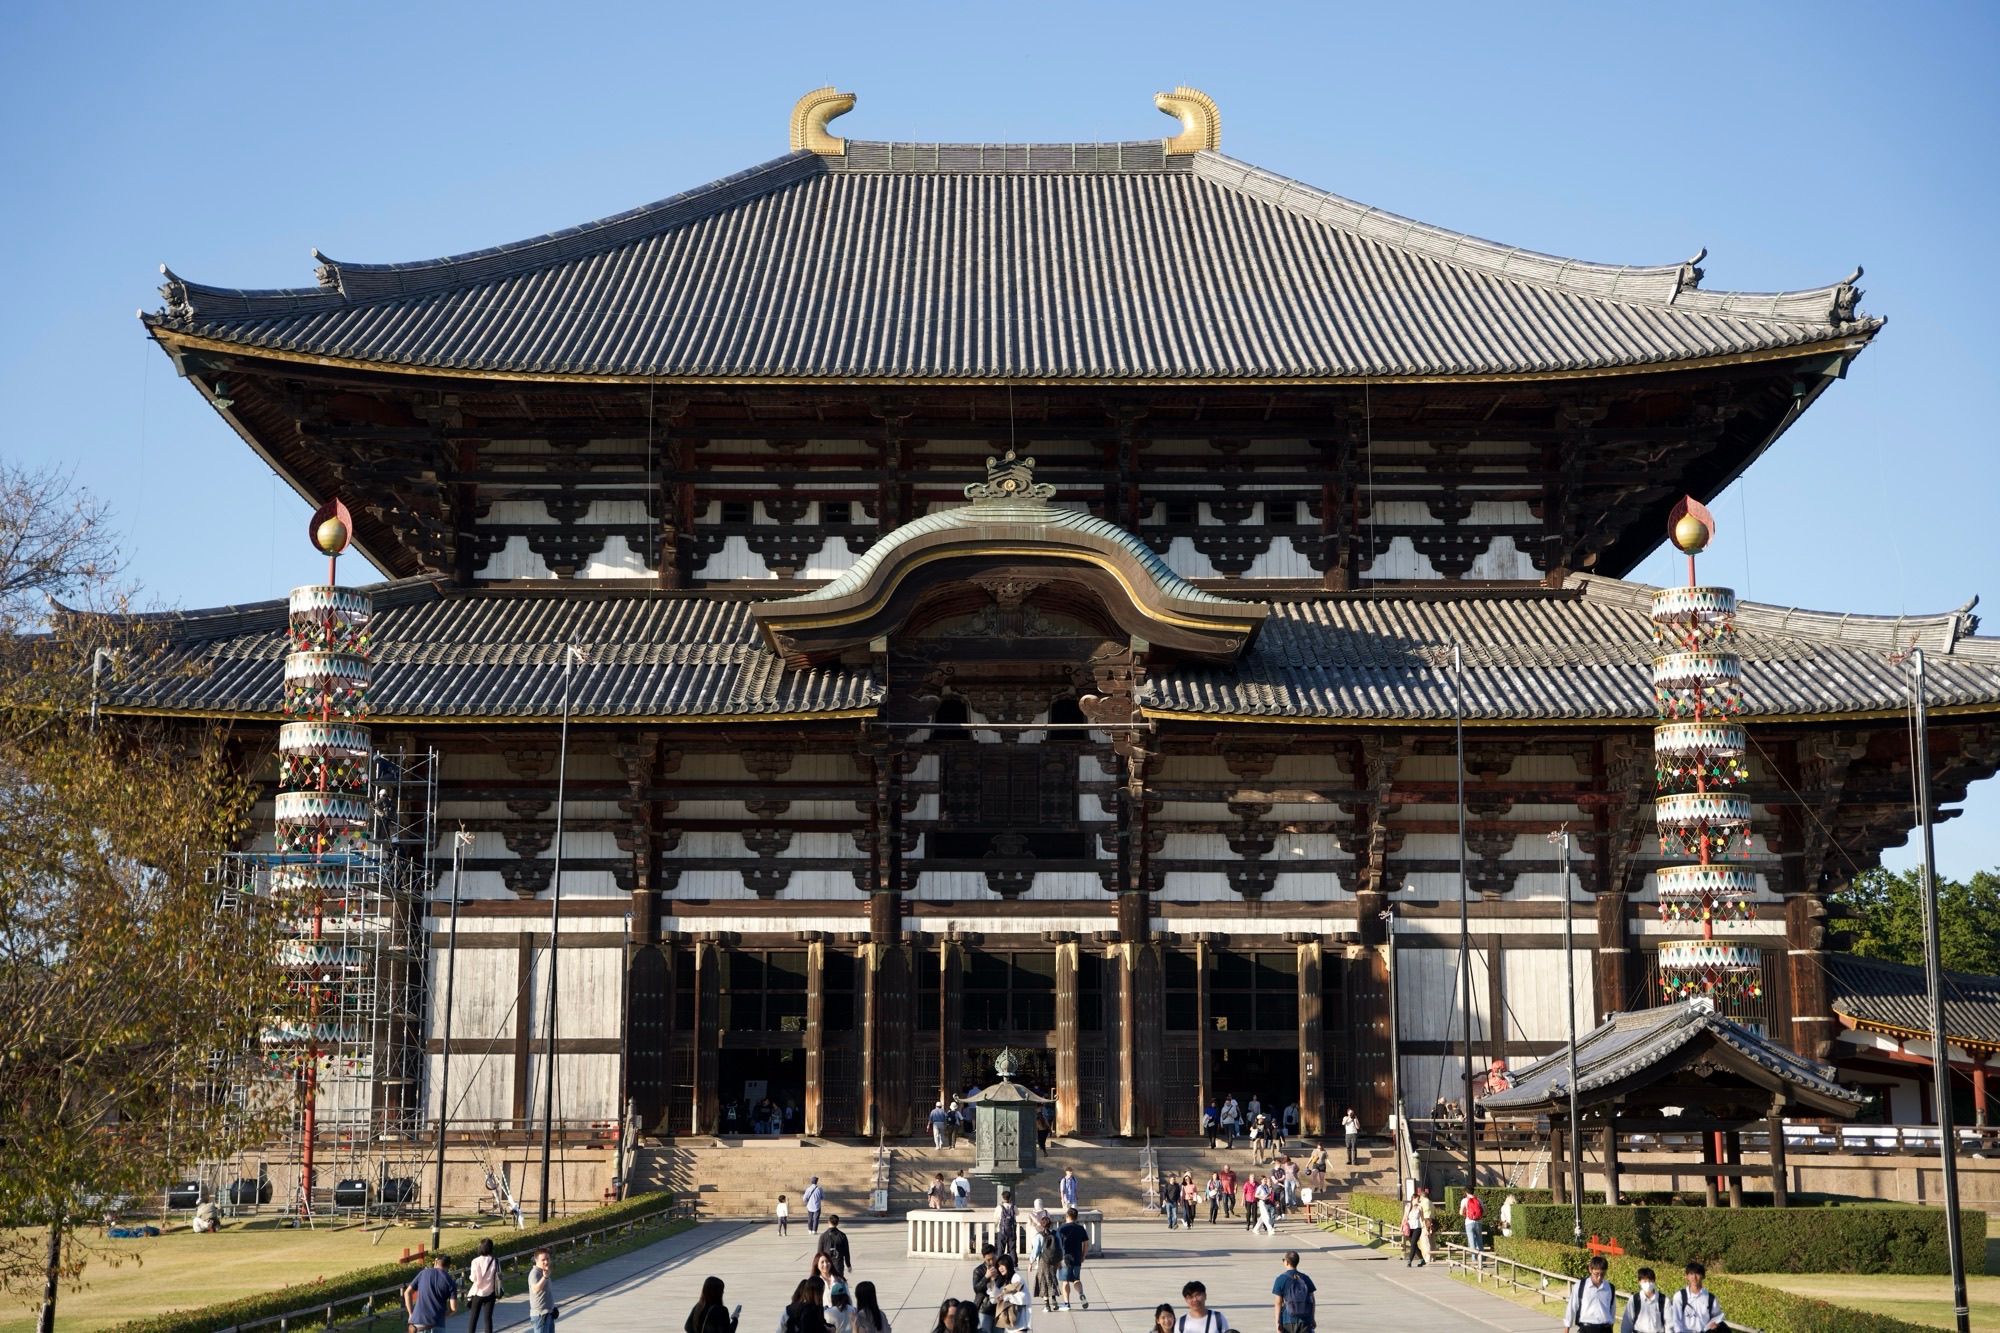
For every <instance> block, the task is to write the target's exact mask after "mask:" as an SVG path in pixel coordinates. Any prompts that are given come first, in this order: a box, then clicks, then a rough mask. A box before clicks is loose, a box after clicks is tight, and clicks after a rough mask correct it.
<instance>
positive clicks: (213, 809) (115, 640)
mask: <svg viewBox="0 0 2000 1333" xmlns="http://www.w3.org/2000/svg"><path fill="white" fill-rule="evenodd" d="M115 570H116V561H115V559H114V558H113V556H112V552H111V550H110V546H109V541H108V539H107V525H106V521H105V515H104V511H103V510H102V509H101V508H99V507H98V506H96V505H95V503H94V502H92V501H91V500H90V499H89V498H88V497H87V496H84V495H81V494H80V493H78V492H76V491H75V490H74V489H73V488H72V487H71V486H70V484H69V481H68V478H67V477H66V476H64V475H62V474H59V473H53V472H40V473H31V472H25V471H22V470H20V469H16V468H10V467H9V466H8V465H6V464H5V463H4V462H0V1013H5V1014H6V1015H7V1024H6V1028H5V1032H4V1034H0V1227H4V1228H6V1229H5V1230H0V1291H4V1292H6V1293H8V1294H10V1295H18V1296H26V1297H29V1298H30V1299H32V1297H33V1295H34V1293H35V1290H36V1288H37V1287H39V1288H40V1294H41V1301H42V1313H41V1328H42V1329H43V1330H44V1333H48V1331H49V1330H52V1329H53V1328H54V1324H55V1306H56V1297H57V1294H58V1291H59V1289H60V1287H61V1285H62V1284H63V1283H64V1282H68V1283H70V1284H71V1285H72V1286H74V1285H77V1284H79V1283H80V1282H81V1278H82V1274H83V1272H84V1268H85V1265H86V1263H87V1262H88V1260H89V1259H90V1258H91V1257H92V1255H93V1253H96V1254H103V1253H107V1252H106V1251H104V1250H103V1249H102V1247H101V1246H98V1245H97V1243H96V1241H95V1239H94V1237H95V1233H96V1227H97V1224H98V1223H99V1221H100V1220H101V1219H102V1218H103V1216H104V1215H105V1214H106V1213H108V1212H113V1211H116V1210H117V1209H118V1208H120V1207H121V1206H122V1205H123V1204H125V1203H126V1202H127V1201H131V1200H137V1199H140V1198H147V1199H151V1198H157V1197H158V1194H159V1192H160V1190H161V1189H162V1188H163V1187H164V1185H165V1183H166V1182H167V1181H168V1180H170V1179H172V1178H174V1176H175V1175H177V1174H178V1173H179V1172H180V1171H182V1170H184V1169H185V1168H186V1165H187V1164H188V1163H190V1162H194V1161H198V1160H201V1159H203V1158H212V1157H215V1156H219V1155H222V1154H223V1153H225V1152H227V1151H228V1150H229V1149H230V1148H231V1147H232V1146H233V1145H234V1144H235V1143H237V1142H238V1141H240V1140H241V1139H242V1138H244V1137H252V1138H262V1137H264V1136H265V1135H266V1134H267V1132H268V1129H269V1125H268V1123H265V1121H266V1120H267V1118H268V1117H269V1116H270V1115H272V1114H275V1113H277V1112H278V1110H279V1109H280V1108H279V1107H278V1106H276V1105H274V1104H272V1103H271V1102H270V1099H253V1100H252V1101H251V1102H250V1104H249V1105H247V1106H246V1105H232V1097H231V1095H230V1091H231V1089H235V1088H243V1087H247V1086H250V1083H251V1080H250V1077H249V1076H250V1075H251V1074H252V1073H253V1069H252V1068H251V1066H252V1065H253V1062H254V1061H255V1059H256V1052H257V1049H258V1036H259V1032H260V1029H261V1028H262V1026H263V1022H264V1019H265V1016H267V1015H268V1014H270V1013H271V1012H272V1008H273V1006H274V1005H275V1004H276V1003H278V1002H279V1000H280V998H281V996H282V990H281V986H280V979H279V977H278V975H277V966H276V956H277V955H276V949H275V947H274V933H273V931H274V925H275V923H274V922H273V921H272V920H271V919H270V916H269V914H268V913H262V912H257V911H253V910H244V911H230V910H218V903H217V897H216V890H215V888H214V886H213V885H212V884H211V883H207V882H204V881H205V880H206V878H207V876H206V873H205V872H206V870H207V869H208V867H209V866H211V865H212V864H213V861H214V855H215V853H216V851H217V850H219V849H222V848H226V847H229V846H231V845H233V844H234V843H235V842H236V841H237V840H238V838H239V836H240V834H241V832H242V830H243V827H244V820H245V817H246V815H247V812H248V810H249V805H250V797H251V793H250V791H249V788H248V786H247V785H246V783H245V782H244V781H243V780H242V779H241V777H239V776H238V775H237V774H236V773H235V772H234V771H233V770H232V767H231V765H230V764H229V763H228V761H227V753H226V749H225V738H224V737H223V736H222V735H221V734H220V733H217V732H212V731H210V732H203V731H199V730H189V729H185V728H183V729H180V730H169V729H167V728H164V727H153V726H146V725H134V724H131V723H128V722H127V721H126V720H124V719H120V721H119V723H118V724H117V725H115V726H114V725H105V726H103V727H102V728H99V727H96V726H94V725H93V719H92V717H91V710H90V703H91V698H92V691H93V681H92V675H93V666H96V667H97V668H99V669H102V668H104V666H105V664H106V663H111V664H113V665H112V666H111V669H113V670H115V669H116V666H115V664H116V663H117V662H120V661H123V662H127V663H130V662H132V661H135V660H137V659H138V658H139V657H141V656H142V655H143V654H144V653H145V652H146V650H147V644H146V641H145V636H144V633H143V624H144V622H143V620H136V621H135V620H134V619H132V618H129V617H125V616H121V615H117V614H111V613H115V612H117V611H119V610H121V609H122V605H123V602H122V597H121V595H120V592H119V590H118V588H117V587H116V586H115V584H114V583H113V582H112V578H113V575H114V573H115ZM57 599H64V600H67V601H69V602H71V603H72V604H74V605H77V606H79V607H81V608H82V609H80V610H66V609H64V608H62V607H60V606H57V605H55V602H56V600H57ZM51 626H53V627H54V629H55V630H56V632H54V633H45V632H42V631H45V630H47V629H49V628H50V627H51ZM100 649H101V650H104V653H103V654H102V655H100V652H99V650H100Z"/></svg>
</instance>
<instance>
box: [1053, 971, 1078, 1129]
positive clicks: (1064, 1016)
mask: <svg viewBox="0 0 2000 1333" xmlns="http://www.w3.org/2000/svg"><path fill="white" fill-rule="evenodd" d="M1055 952H1056V1086H1055V1098H1056V1133H1058V1134H1074V1133H1076V1132H1077V1129H1078V1125H1077V1116H1078V1113H1079V1105H1080V1103H1079V1100H1078V1087H1077V1083H1078V1079H1079V1077H1080V1074H1081V1071H1082V1056H1081V1054H1080V1042H1081V1040H1082V1026H1083V1025H1082V1014H1081V1011H1080V1004H1081V999H1080V992H1079V988H1078V977H1077V973H1078V970H1079V969H1080V967H1081V965H1082V961H1081V960H1082V947H1081V946H1080V945H1079V944H1078V943H1077V938H1076V936H1075V935H1074V934H1070V933H1068V932H1064V933H1062V934H1061V935H1059V936H1058V937H1057V938H1056V941H1055Z"/></svg>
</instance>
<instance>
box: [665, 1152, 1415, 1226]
mask: <svg viewBox="0 0 2000 1333" xmlns="http://www.w3.org/2000/svg"><path fill="white" fill-rule="evenodd" d="M1153 1150H1154V1153H1155V1155H1156V1156H1157V1158H1158V1160H1159V1168H1160V1171H1161V1173H1162V1174H1166V1173H1175V1174H1178V1173H1180V1172H1183V1171H1190V1172H1193V1173H1194V1177H1195V1180H1196V1182H1197V1183H1198V1184H1199V1183H1201V1182H1204V1181H1206V1180H1207V1179H1208V1174H1209V1172H1211V1171H1217V1170H1220V1169H1221V1168H1222V1167H1223V1166H1225V1165H1233V1166H1235V1167H1236V1169H1237V1170H1238V1171H1239V1172H1241V1171H1243V1170H1245V1169H1247V1168H1248V1167H1249V1166H1250V1165H1252V1159H1251V1156H1250V1151H1249V1148H1248V1146H1247V1145H1241V1146H1239V1147H1238V1148H1237V1149H1236V1150H1235V1151H1234V1152H1224V1151H1222V1150H1221V1149H1213V1148H1209V1147H1208V1146H1206V1145H1205V1144H1204V1143H1203V1142H1202V1141H1201V1140H1199V1139H1187V1140H1168V1141H1164V1142H1163V1141H1155V1143H1154V1144H1153ZM1363 1157H1364V1163H1365V1164H1364V1165H1363V1166H1360V1167H1357V1168H1355V1169H1354V1170H1353V1171H1352V1172H1349V1171H1348V1170H1347V1169H1346V1168H1345V1167H1342V1166H1340V1165H1338V1163H1339V1162H1340V1161H1341V1158H1342V1154H1341V1153H1340V1152H1339V1151H1338V1150H1336V1151H1335V1153H1334V1160H1335V1163H1336V1165H1335V1168H1334V1170H1333V1171H1332V1172H1330V1173H1329V1174H1328V1177H1327V1187H1328V1190H1329V1191H1330V1192H1332V1193H1342V1192H1345V1191H1346V1190H1348V1189H1381V1190H1384V1191H1386V1192H1393V1191H1394V1183H1393V1182H1394V1180H1395V1160H1394V1158H1393V1157H1392V1156H1391V1155H1390V1153H1389V1152H1388V1150H1387V1149H1385V1148H1376V1149H1374V1150H1373V1151H1372V1152H1364V1154H1363ZM1300 1160H1303V1155H1301V1156H1300ZM972 1162H973V1154H972V1146H971V1144H970V1143H965V1142H961V1143H960V1145H959V1146H958V1147H956V1148H934V1147H932V1146H931V1145H930V1144H929V1143H920V1142H916V1141H905V1142H903V1143H899V1144H896V1145H892V1146H891V1148H890V1169H889V1182H890V1186H889V1187H890V1196H889V1212H890V1214H891V1215H900V1214H901V1213H902V1212H904V1211H906V1210H908V1209H912V1208H922V1207H923V1206H924V1191H925V1190H927V1189H928V1188H929V1187H930V1182H931V1177H932V1175H933V1174H934V1173H937V1172H942V1173H943V1174H944V1177H945V1179H946V1180H950V1179H951V1177H952V1175H953V1173H954V1172H956V1171H957V1170H958V1169H959V1168H960V1167H967V1168H969V1167H970V1166H971V1165H972ZM1142 1164H1143V1150H1142V1149H1141V1148H1139V1147H1136V1146H1132V1145H1129V1144H1125V1143H1116V1142H1114V1143H1093V1142H1086V1141H1083V1140H1077V1139H1056V1140H1054V1141H1053V1142H1052V1143H1051V1144H1050V1145H1049V1152H1048V1153H1046V1154H1044V1155H1043V1156H1042V1157H1041V1160H1040V1163H1039V1169H1038V1170H1037V1171H1036V1172H1035V1173H1034V1174H1033V1175H1030V1176H1029V1177H1027V1178H1026V1179H1025V1180H1023V1181H1022V1182H1021V1183H1020V1184H1019V1185H1018V1186H1016V1187H1015V1198H1016V1200H1017V1201H1018V1202H1019V1203H1020V1205H1021V1206H1022V1207H1027V1206H1029V1205H1031V1204H1032V1203H1033V1201H1034V1200H1035V1199H1037V1198H1039V1199H1041V1200H1042V1202H1043V1204H1044V1205H1045V1206H1046V1207H1048V1208H1049V1209H1050V1210H1051V1211H1053V1210H1054V1209H1055V1207H1056V1200H1057V1197H1058V1195H1057V1189H1056V1186H1057V1182H1058V1181H1059V1180H1060V1179H1061V1178H1062V1173H1063V1171H1064V1170H1065V1169H1070V1170H1074V1171H1075V1172H1076V1175H1077V1181H1078V1185H1079V1195H1080V1198H1081V1200H1082V1202H1083V1204H1084V1205H1085V1206H1086V1207H1092V1208H1101V1209H1103V1210H1104V1213H1105V1215H1106V1216H1107V1217H1137V1216H1140V1215H1142V1214H1143V1212H1144V1205H1143V1202H1142V1186H1141V1180H1140V1177H1141V1172H1142V1169H1143V1165H1142ZM875 1171H876V1150H875V1149H874V1148H873V1147H870V1146H864V1145H861V1144H857V1143H852V1142H847V1143H843V1142H837V1141H832V1140H825V1139H811V1138H801V1137H799V1136H797V1135H785V1136H780V1137H777V1138H754V1139H736V1138H730V1139H716V1138H709V1137H706V1136H703V1137H698V1138H684V1139H678V1140H668V1141H663V1142H655V1141H648V1142H646V1143H643V1144H641V1145H640V1148H639V1152H638V1156H637V1159H636V1161H635V1162H634V1164H633V1168H632V1179H633V1185H634V1188H637V1189H670V1190H673V1191H674V1192H675V1193H676V1194H678V1195H680V1196H681V1197H682V1198H684V1199H689V1200H692V1201H693V1202H694V1204H695V1209H696V1213H697V1215H698V1216H700V1217H704V1218H709V1217H717V1218H720V1217H769V1216H771V1215H772V1210H773V1208H774V1207H775V1205H776V1203H777V1198H778V1195H779V1194H784V1195H785V1196H787V1198H789V1199H790V1201H791V1204H792V1216H793V1217H794V1218H795V1219H798V1218H802V1217H803V1209H802V1208H801V1206H800V1198H801V1196H802V1195H803V1194H804V1192H805V1187H806V1182H807V1181H808V1180H810V1179H811V1178H812V1177H813V1176H818V1177H819V1182H820V1187H821V1188H822V1189H824V1190H825V1191H826V1211H828V1212H830V1213H841V1214H847V1215H850V1216H856V1217H859V1216H866V1215H868V1213H869V1203H870V1199H869V1195H870V1193H871V1192H872V1191H873V1189H874V1187H875ZM1385 1182H1387V1183H1385ZM972 1197H973V1204H974V1206H975V1207H979V1208H990V1207H991V1206H992V1204H993V1200H994V1194H993V1187H992V1186H991V1185H988V1184H985V1183H983V1182H980V1181H977V1180H975V1181H974V1182H973V1196H972Z"/></svg>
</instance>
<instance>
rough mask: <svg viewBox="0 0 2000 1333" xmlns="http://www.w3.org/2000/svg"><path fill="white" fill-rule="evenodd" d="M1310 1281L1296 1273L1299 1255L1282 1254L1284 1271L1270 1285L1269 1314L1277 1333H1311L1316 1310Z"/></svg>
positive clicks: (1291, 1251)
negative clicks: (1283, 1256)
mask: <svg viewBox="0 0 2000 1333" xmlns="http://www.w3.org/2000/svg"><path fill="white" fill-rule="evenodd" d="M1314 1292H1315V1289H1314V1287H1313V1280H1312V1279H1311V1278H1309V1277H1307V1276H1306V1275H1305V1274H1304V1273H1301V1272H1300V1271H1299V1252H1298V1251H1297V1250H1286V1251H1285V1267H1284V1271H1282V1272H1280V1273H1279V1274H1278V1277H1277V1280H1276V1281H1274V1282H1272V1283H1271V1313H1272V1314H1273V1315H1274V1316H1275V1317H1276V1319H1277V1321H1278V1333H1313V1328H1314V1325H1315V1323H1316V1321H1317V1317H1318V1316H1317V1307H1316V1298H1315V1294H1314Z"/></svg>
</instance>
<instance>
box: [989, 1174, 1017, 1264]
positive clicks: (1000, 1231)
mask: <svg viewBox="0 0 2000 1333" xmlns="http://www.w3.org/2000/svg"><path fill="white" fill-rule="evenodd" d="M993 1240H994V1242H995V1243H996V1244H997V1245H998V1247H999V1251H1000V1257H1001V1258H1002V1259H1005V1260H1006V1261H1007V1270H1008V1271H1009V1272H1010V1273H1011V1272H1012V1271H1013V1269H1014V1265H1015V1264H1016V1263H1018V1262H1019V1261H1020V1251H1021V1233H1020V1227H1019V1226H1018V1225H1017V1224H1016V1223H1015V1221H1014V1191H1012V1190H1009V1189H1003V1190H1001V1191H1000V1202H998V1203H996V1204H994V1205H993Z"/></svg>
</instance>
